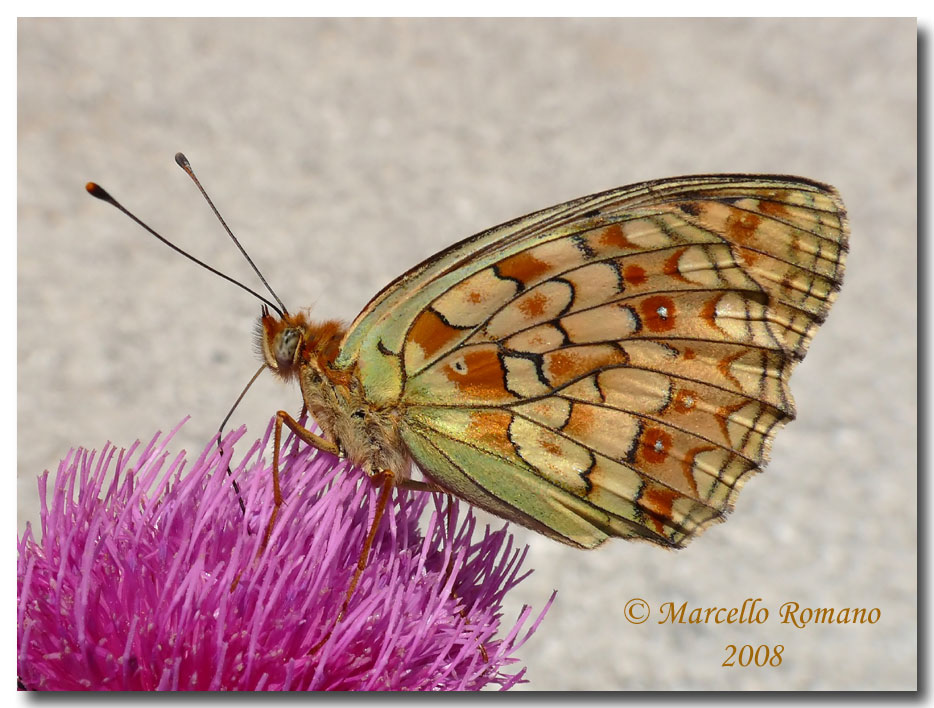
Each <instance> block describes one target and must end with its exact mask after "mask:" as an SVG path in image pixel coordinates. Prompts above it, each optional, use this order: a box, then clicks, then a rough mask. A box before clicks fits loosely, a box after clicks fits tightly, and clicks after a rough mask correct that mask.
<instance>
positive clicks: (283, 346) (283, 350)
mask: <svg viewBox="0 0 934 708" xmlns="http://www.w3.org/2000/svg"><path fill="white" fill-rule="evenodd" d="M300 340H301V333H300V332H299V331H298V330H297V329H287V330H285V331H283V332H282V334H280V335H279V336H278V337H277V338H276V363H277V364H278V365H279V370H280V371H282V370H284V369H288V368H289V367H291V366H292V363H293V362H294V361H295V350H296V349H297V348H298V343H299V341H300Z"/></svg>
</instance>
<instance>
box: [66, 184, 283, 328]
mask: <svg viewBox="0 0 934 708" xmlns="http://www.w3.org/2000/svg"><path fill="white" fill-rule="evenodd" d="M84 188H85V189H86V190H87V192H88V194H90V195H91V196H92V197H96V198H97V199H100V200H101V201H103V202H107V203H108V204H110V205H111V206H113V207H115V208H116V209H118V210H120V211H122V212H123V213H124V214H126V215H127V216H128V217H130V219H132V220H133V221H135V222H136V223H137V224H139V225H140V226H142V227H143V228H144V229H146V231H148V232H149V233H150V234H152V235H153V236H155V237H156V238H157V239H159V240H160V241H162V243H164V244H165V245H166V246H168V247H169V248H171V249H172V250H173V251H175V252H176V253H180V254H181V255H183V256H185V258H187V259H188V260H190V261H193V262H195V263H197V264H198V265H199V266H201V267H202V268H204V269H205V270H209V271H210V272H212V273H214V275H217V276H220V277H221V278H223V279H224V280H226V281H228V282H230V283H233V284H234V285H236V286H237V287H238V288H242V289H243V290H246V291H247V292H248V293H250V295H252V296H253V297H255V298H258V299H259V300H260V301H261V302H264V303H266V304H267V305H269V307H271V308H272V309H273V310H275V311H276V312H278V313H279V316H280V317H284V316H285V307H283V308H282V309H280V308H279V307H277V306H276V305H275V304H274V303H273V302H271V301H270V300H269V299H267V298H265V297H263V296H262V295H260V294H259V293H258V292H256V291H255V290H253V289H252V288H249V287H247V286H246V285H244V284H243V283H241V282H240V281H239V280H235V279H234V278H231V277H230V276H229V275H227V274H225V273H221V272H220V271H219V270H217V268H212V267H211V266H209V265H208V264H207V263H205V262H204V261H202V260H200V259H198V258H195V257H194V256H193V255H191V254H190V253H188V252H187V251H185V250H182V249H181V248H179V247H178V246H176V245H175V244H174V243H172V242H171V241H169V240H168V239H167V238H165V237H164V236H162V235H161V234H159V233H157V232H156V231H155V230H154V229H153V228H152V227H150V226H149V225H148V224H147V223H145V222H144V221H143V220H142V219H140V218H139V217H138V216H136V214H134V213H133V212H131V211H130V210H129V209H127V208H126V207H125V206H123V205H122V204H121V203H120V202H118V201H117V200H116V199H114V198H113V197H112V196H110V193H109V192H108V191H107V190H106V189H104V188H103V187H101V186H100V185H99V184H96V183H94V182H88V183H87V184H86V185H84ZM278 299H279V298H276V300H278Z"/></svg>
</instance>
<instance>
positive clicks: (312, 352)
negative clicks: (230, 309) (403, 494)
mask: <svg viewBox="0 0 934 708" xmlns="http://www.w3.org/2000/svg"><path fill="white" fill-rule="evenodd" d="M345 332H346V328H345V327H344V326H343V325H342V324H341V323H339V322H336V321H333V320H331V321H326V322H312V321H309V320H308V319H307V318H306V316H305V315H304V313H299V314H297V315H288V314H287V315H285V316H284V317H281V318H279V317H275V316H274V315H271V314H269V313H264V315H263V317H262V318H261V319H260V327H259V330H258V340H259V342H258V343H259V345H260V349H261V352H262V354H263V357H264V359H265V361H266V364H267V365H268V366H269V368H270V369H272V371H273V372H274V373H275V374H277V375H278V376H279V377H280V378H282V379H283V380H286V381H288V380H291V379H293V378H295V379H298V384H299V386H300V387H301V390H302V398H303V399H304V402H305V405H306V406H307V408H308V412H309V413H310V414H311V416H312V417H313V418H314V419H315V421H316V422H317V423H318V425H319V426H320V427H321V430H322V432H323V434H324V437H325V438H326V439H327V440H329V441H330V442H333V443H334V444H336V445H337V446H338V448H339V449H340V451H341V454H343V455H344V456H346V457H348V458H349V459H350V460H351V462H353V463H354V464H355V465H358V466H359V467H361V468H363V470H364V471H365V472H366V473H367V474H369V475H374V474H378V473H379V472H382V471H390V472H392V474H393V475H394V476H395V477H396V478H397V479H401V478H407V477H408V476H409V471H410V468H411V465H412V462H411V459H410V457H409V455H408V453H407V452H406V449H405V445H404V444H403V443H402V440H401V439H400V437H399V411H398V409H397V408H395V407H383V408H377V407H374V406H373V405H372V404H371V403H369V402H368V401H367V400H366V399H365V398H364V396H363V388H362V386H361V385H360V383H359V380H358V379H357V376H356V372H355V371H354V370H353V369H350V370H342V369H337V368H336V367H335V366H334V360H335V359H336V358H337V354H338V353H339V351H340V342H341V339H343V336H344V333H345Z"/></svg>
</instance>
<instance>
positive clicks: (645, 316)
mask: <svg viewBox="0 0 934 708" xmlns="http://www.w3.org/2000/svg"><path fill="white" fill-rule="evenodd" d="M639 311H640V312H641V313H642V322H643V324H645V326H646V327H648V328H649V329H650V330H652V331H653V332H667V331H669V330H671V329H674V326H675V315H676V311H675V301H674V300H672V299H671V298H670V297H665V296H664V295H653V296H652V297H647V298H646V299H645V300H643V301H642V302H641V303H639Z"/></svg>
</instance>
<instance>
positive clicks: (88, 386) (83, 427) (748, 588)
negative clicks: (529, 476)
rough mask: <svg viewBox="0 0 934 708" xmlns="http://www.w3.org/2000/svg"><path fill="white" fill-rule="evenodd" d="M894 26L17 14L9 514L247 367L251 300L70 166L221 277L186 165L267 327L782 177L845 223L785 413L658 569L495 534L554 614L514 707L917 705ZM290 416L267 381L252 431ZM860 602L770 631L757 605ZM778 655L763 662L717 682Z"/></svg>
mask: <svg viewBox="0 0 934 708" xmlns="http://www.w3.org/2000/svg"><path fill="white" fill-rule="evenodd" d="M916 32H917V30H916V26H915V23H914V22H913V21H912V20H884V21H880V20H778V21H772V20H690V21H689V20H469V21H468V20H447V21H445V20H271V21H256V20H231V21H224V20H159V21H152V20H118V21H109V20H74V21H73V20H21V21H20V23H19V37H18V41H19V44H18V52H19V67H18V100H19V105H18V121H19V123H18V140H19V160H18V195H17V196H18V219H19V224H18V243H17V249H18V254H17V256H18V303H17V304H18V322H17V334H18V342H17V358H18V370H17V375H18V399H17V403H18V416H19V426H18V466H19V487H18V502H19V523H20V528H21V529H22V527H23V525H24V524H25V522H26V521H27V520H29V519H35V518H36V514H37V512H36V509H37V504H38V499H37V493H36V486H35V478H36V476H37V475H38V474H39V473H41V472H42V470H43V469H46V468H49V469H53V470H54V469H55V467H56V465H57V462H58V460H59V459H60V458H61V457H62V456H64V455H65V453H66V452H67V450H68V449H69V447H71V446H75V445H85V446H90V447H100V446H101V445H102V444H103V443H104V442H105V441H106V440H113V441H115V442H116V443H118V444H121V445H127V444H129V443H131V442H132V441H133V440H134V439H136V438H137V437H142V438H149V437H150V436H151V435H152V434H153V432H155V431H156V430H157V429H161V430H167V429H169V428H171V427H172V426H173V425H174V423H176V422H177V421H178V420H180V419H181V418H182V417H183V416H185V415H191V416H192V420H191V421H190V422H189V423H188V424H187V425H186V426H185V428H184V430H183V431H182V433H181V434H180V435H179V436H178V438H177V439H176V441H175V445H174V447H175V449H180V448H187V449H189V450H191V451H196V450H200V449H201V447H202V446H203V445H204V443H205V442H206V441H207V440H208V439H209V438H210V437H211V435H212V434H213V433H214V431H215V429H216V426H217V424H218V423H219V421H220V419H221V418H222V417H223V416H224V414H225V413H226V412H227V410H228V408H229V406H230V404H231V403H232V401H233V400H234V398H235V397H236V395H237V394H238V392H239V391H240V389H241V387H242V386H243V385H244V384H245V383H246V381H247V380H248V378H249V377H250V375H251V374H252V372H253V371H254V370H255V367H256V366H257V364H256V360H255V358H254V355H253V352H252V344H251V337H252V326H253V321H254V318H255V317H256V315H257V310H258V308H257V306H256V303H255V302H253V301H251V299H250V298H249V297H248V296H246V295H245V294H243V293H241V292H239V291H237V290H235V289H234V288H232V287H230V286H229V285H227V284H225V283H223V282H222V281H220V280H218V279H216V278H213V277H211V276H210V275H208V274H206V273H203V272H199V271H198V270H197V269H195V268H194V267H193V266H192V265H191V264H189V263H187V262H183V261H182V260H181V259H180V258H178V257H177V256H176V255H174V254H172V253H171V252H170V251H169V250H168V249H166V248H164V247H163V246H161V245H160V244H158V243H156V242H155V241H154V240H152V239H151V238H149V237H147V236H146V235H145V234H144V233H142V232H141V231H140V230H139V229H138V228H136V227H135V226H134V225H133V224H131V223H130V222H129V221H127V220H126V219H125V218H123V217H122V216H121V215H119V214H117V213H116V212H114V211H113V210H110V209H108V208H107V207H105V206H104V205H102V204H101V203H99V202H97V201H95V200H93V199H90V198H89V197H88V196H87V195H86V194H85V193H84V190H83V185H84V183H85V181H87V180H89V179H93V180H95V181H99V182H100V183H102V184H103V185H104V186H106V187H107V188H108V189H110V190H111V191H112V192H113V193H114V194H115V195H116V196H117V197H118V198H120V199H122V200H123V201H124V202H125V203H126V204H127V205H128V206H129V207H131V208H132V209H134V210H136V211H137V212H138V213H139V214H140V215H141V216H142V217H143V218H145V219H148V220H150V221H151V222H152V224H153V225H154V226H156V227H157V228H158V229H160V230H161V231H162V233H164V234H165V235H167V236H169V237H171V238H172V239H174V240H175V241H176V242H177V243H179V244H180V245H182V246H183V247H184V248H187V249H189V250H190V251H191V252H193V253H195V254H197V255H199V256H200V257H202V258H204V259H205V260H207V261H208V262H210V263H212V264H214V265H216V266H217V267H219V268H220V269H222V270H224V271H227V272H231V273H235V274H238V275H240V276H241V277H242V278H244V279H245V280H247V281H248V282H251V283H252V282H253V281H252V280H251V279H250V273H249V272H248V270H247V267H246V266H245V264H244V263H243V262H242V260H241V259H240V257H239V255H238V253H237V252H236V251H235V250H234V249H233V248H232V247H231V245H230V244H229V243H228V242H227V241H226V237H225V236H224V235H223V234H222V232H221V230H220V228H219V226H218V225H217V224H216V223H215V221H214V218H213V216H212V215H211V214H210V213H209V211H208V209H207V208H206V207H205V205H204V204H203V203H202V201H201V198H200V196H199V195H198V194H197V193H196V191H195V189H194V188H193V186H192V185H191V184H190V183H189V182H188V180H187V178H186V177H185V176H184V175H183V174H182V173H181V172H180V170H179V169H178V168H177V167H176V166H175V164H174V163H173V161H172V156H173V154H174V153H175V152H176V151H177V150H184V151H185V152H186V153H187V154H188V156H189V158H190V159H191V160H192V162H193V164H194V166H195V168H196V170H197V171H198V173H199V174H200V176H201V177H202V179H203V181H204V182H205V184H206V186H207V188H208V190H209V191H210V192H211V193H212V194H213V196H214V198H215V200H216V202H217V204H218V206H219V207H220V209H221V211H222V212H223V214H224V215H225V217H226V218H227V220H228V222H229V223H230V224H231V226H232V228H233V229H234V230H235V232H236V233H237V234H238V235H239V236H240V238H241V239H242V240H243V242H244V244H245V245H246V247H247V248H248V249H249V250H250V251H251V252H252V253H253V255H254V257H255V259H256V260H257V261H258V263H259V264H260V267H261V268H262V269H263V270H264V272H265V274H266V276H267V277H268V279H269V280H270V281H271V283H273V285H274V287H276V288H277V290H278V292H279V294H280V296H281V297H282V298H283V299H284V300H285V301H286V302H287V303H289V304H290V305H291V306H293V308H294V307H295V306H306V305H310V306H313V307H314V310H315V312H316V313H317V314H318V315H320V316H322V317H342V318H346V319H348V320H349V319H351V318H352V317H353V316H354V314H355V313H356V312H357V311H358V310H359V309H360V308H361V307H362V306H363V305H364V304H365V303H366V302H367V300H368V299H369V297H370V296H371V295H373V294H374V293H375V292H376V291H377V290H378V289H379V288H380V287H382V286H383V285H384V284H385V283H387V282H388V281H389V280H390V279H391V278H393V277H394V276H396V275H397V274H398V273H400V272H402V271H403V270H405V269H407V268H408V267H409V266H411V265H413V264H414V263H416V262H417V261H419V260H421V259H422V258H424V257H427V256H428V255H430V254H432V253H433V252H435V251H437V250H439V249H441V248H442V247H444V246H447V245H449V244H450V243H452V242H454V241H456V240H459V239H460V238H463V237H465V236H468V235H470V234H472V233H475V232H477V231H479V230H482V229H484V228H486V227H489V226H492V225H494V224H497V223H499V222H502V221H505V220H507V219H510V218H512V217H515V216H518V215H521V214H524V213H526V212H529V211H532V210H535V209H538V208H541V207H545V206H548V205H551V204H553V203H557V202H559V201H564V200H566V199H570V198H572V197H576V196H580V195H583V194H587V193H590V192H595V191H598V190H603V189H607V188H610V187H614V186H618V185H622V184H627V183H630V182H635V181H639V180H643V179H650V178H655V177H663V176H672V175H677V174H687V173H697V172H718V171H730V172H777V173H790V174H801V175H805V176H809V177H812V178H815V179H819V180H822V181H825V182H828V183H831V184H834V185H836V186H837V187H838V188H839V189H840V191H841V193H842V194H843V197H844V199H845V200H846V202H847V204H848V206H849V209H850V217H851V227H852V250H851V255H850V259H849V264H848V271H847V280H846V283H845V286H844V289H843V291H842V293H841V296H840V298H839V300H838V302H837V304H836V306H835V308H834V310H833V311H832V312H831V315H830V318H829V320H828V322H827V323H826V325H825V326H824V327H823V328H822V329H821V331H820V332H819V333H818V335H817V337H816V339H815V341H814V343H813V346H812V348H811V352H810V354H809V356H808V359H807V360H806V361H805V362H804V363H803V364H802V365H801V366H800V367H799V368H798V369H797V371H796V373H795V376H794V378H793V380H792V387H793V390H794V392H795V396H796V399H797V403H798V409H799V418H798V420H797V422H795V423H793V424H791V425H790V426H789V427H788V428H787V429H785V430H784V431H782V433H781V434H780V435H779V436H778V438H777V441H776V444H775V446H774V453H773V459H772V463H771V464H770V466H769V467H768V470H767V473H766V474H764V475H761V476H760V477H759V478H757V479H755V480H753V481H752V482H750V483H749V484H748V486H747V487H746V490H745V491H744V492H743V495H742V497H741V499H740V503H739V506H738V508H737V510H736V512H735V513H734V514H733V516H732V518H731V520H730V521H729V522H728V523H727V524H725V525H722V526H719V527H717V528H715V529H712V530H710V531H709V532H708V533H707V534H706V535H705V536H703V537H702V538H701V539H700V540H698V541H697V542H695V544H694V545H693V546H691V547H690V548H689V549H688V550H686V551H683V552H680V553H666V552H663V551H661V550H658V549H656V548H650V547H644V546H642V545H637V544H629V543H624V542H621V541H618V542H615V543H610V544H607V545H606V546H604V547H603V548H602V549H600V550H598V551H594V552H589V553H584V552H579V551H575V550H572V549H569V548H564V547H561V546H560V545H558V544H555V543H553V542H551V541H548V540H545V539H542V538H536V537H532V536H531V535H529V534H526V533H525V532H523V531H521V530H520V531H519V532H518V534H519V535H520V537H521V538H522V540H524V541H527V542H528V543H529V544H531V546H532V549H531V553H530V558H529V559H530V565H531V566H533V567H535V568H536V569H537V570H536V572H535V574H534V575H533V576H532V577H531V578H530V579H529V580H527V581H526V582H525V583H523V585H522V586H521V587H520V589H518V590H517V591H516V592H515V594H514V595H513V598H512V599H513V602H514V603H515V604H514V606H512V607H511V608H510V613H511V614H512V615H514V613H515V612H517V611H518V607H519V605H520V604H521V603H522V602H528V603H532V604H534V605H535V606H539V607H540V606H541V605H542V603H544V602H545V600H546V598H547V597H548V595H549V594H550V592H551V590H552V589H553V588H557V589H558V590H559V594H558V599H557V602H556V604H555V606H554V607H553V609H552V610H551V613H550V615H549V617H548V618H547V619H546V622H545V624H544V626H543V627H542V629H541V630H540V631H539V633H538V634H537V635H536V636H535V637H534V638H533V639H532V640H531V641H530V643H529V644H528V645H527V646H526V648H525V650H524V652H523V656H524V658H525V660H526V661H527V663H528V667H529V672H528V678H529V680H530V684H529V687H531V688H535V689H621V690H632V689H719V690H732V689H753V688H756V689H779V690H781V689H893V688H900V689H908V688H913V687H915V685H916V674H915V659H916V639H915V637H916V634H915V633H916V621H917V618H916V611H915V602H916V566H915V558H916V513H915V510H916V498H917V480H916V463H917V460H916V435H917V433H916V395H917V394H916V386H917V379H916V316H917V315H916V295H917V282H916V270H915V269H916V256H917V243H916V177H917V173H916V161H915V151H916V128H917V126H916V118H915V116H916V90H915V87H916V48H917V35H916ZM298 406H299V395H298V393H297V391H295V390H285V389H284V388H282V387H281V386H279V385H278V384H276V383H275V382H273V381H272V380H271V379H269V378H266V379H265V380H263V381H261V382H260V383H259V384H258V385H257V387H256V388H255V390H253V391H251V392H250V394H249V395H248V397H247V400H246V401H245V403H244V404H243V405H242V406H241V408H240V409H238V411H237V413H236V415H235V421H236V422H245V423H247V424H249V425H250V426H251V429H252V430H253V432H255V433H256V434H259V433H260V432H261V430H262V428H263V427H264V426H265V424H266V422H267V421H268V418H269V416H270V415H271V414H272V413H273V412H274V411H275V410H276V409H277V408H280V407H286V408H289V409H297V407H298ZM633 597H641V598H644V599H645V600H646V601H647V602H649V603H650V605H651V606H652V607H653V608H655V609H657V608H658V607H659V606H660V605H661V604H662V603H664V602H668V601H671V602H674V603H676V604H680V603H682V602H687V603H688V605H689V606H690V607H695V606H700V607H710V606H721V607H722V606H734V605H740V604H741V603H742V602H743V600H744V599H745V598H747V597H748V598H757V597H759V598H762V603H760V604H762V605H764V606H766V607H767V608H769V609H770V611H771V614H772V616H771V618H770V620H769V621H768V622H767V623H766V624H764V625H754V626H747V625H743V626H738V625H732V626H727V625H700V626H687V625H685V626H670V625H658V624H656V623H655V622H654V618H653V620H650V621H649V622H647V623H646V624H643V625H639V626H635V625H630V624H628V623H626V622H625V620H624V619H623V616H622V608H623V605H624V603H625V602H626V601H627V600H628V599H629V598H633ZM789 600H793V601H796V602H799V603H800V604H801V605H802V606H805V605H807V606H821V607H835V608H842V607H867V608H871V607H878V608H879V609H880V610H881V620H880V621H879V622H878V623H876V624H875V625H872V626H869V625H865V626H835V625H833V626H818V627H809V628H806V629H795V628H792V627H790V626H788V625H783V624H780V622H779V620H778V617H777V615H778V608H779V606H780V605H781V604H782V603H783V602H785V601H789ZM728 644H737V645H742V644H751V645H753V646H758V645H760V644H768V645H775V644H783V645H784V647H785V649H784V663H783V665H782V666H781V667H780V668H764V669H754V668H748V669H741V668H732V669H729V668H724V667H722V666H721V664H722V662H723V660H724V659H725V658H726V651H725V648H724V647H725V646H726V645H728Z"/></svg>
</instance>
